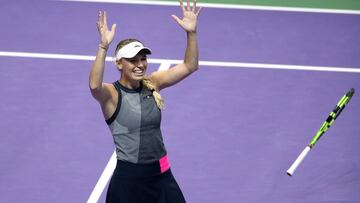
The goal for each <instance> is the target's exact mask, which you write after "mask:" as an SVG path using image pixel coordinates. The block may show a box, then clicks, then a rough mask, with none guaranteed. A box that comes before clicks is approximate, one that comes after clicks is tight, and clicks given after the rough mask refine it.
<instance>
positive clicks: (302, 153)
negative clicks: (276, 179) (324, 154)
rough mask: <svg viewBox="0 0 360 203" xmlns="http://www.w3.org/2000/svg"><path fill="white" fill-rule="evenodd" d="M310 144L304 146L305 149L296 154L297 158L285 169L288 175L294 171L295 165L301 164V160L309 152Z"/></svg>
mask: <svg viewBox="0 0 360 203" xmlns="http://www.w3.org/2000/svg"><path fill="white" fill-rule="evenodd" d="M310 149H311V148H310V146H306V147H305V149H304V150H303V151H302V152H301V154H300V155H299V156H298V158H297V159H296V160H295V161H294V163H293V164H292V165H291V166H290V168H289V169H288V170H287V171H286V173H287V174H288V175H289V176H292V175H293V174H294V173H295V170H296V169H297V167H298V166H299V165H300V164H301V162H302V161H303V160H304V158H305V157H306V155H307V154H308V153H309V151H310Z"/></svg>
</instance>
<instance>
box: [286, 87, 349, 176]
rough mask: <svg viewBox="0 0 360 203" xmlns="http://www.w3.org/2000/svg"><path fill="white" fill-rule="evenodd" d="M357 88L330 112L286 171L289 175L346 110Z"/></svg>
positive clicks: (347, 94)
mask: <svg viewBox="0 0 360 203" xmlns="http://www.w3.org/2000/svg"><path fill="white" fill-rule="evenodd" d="M354 93H355V89H354V88H351V89H350V90H349V91H348V92H347V93H346V94H345V95H344V96H343V97H342V98H341V99H340V101H339V102H338V103H337V104H336V106H335V108H334V110H333V111H332V112H331V113H330V115H329V117H328V118H327V119H326V121H325V122H324V123H323V124H322V126H321V127H320V129H319V130H318V132H317V133H316V135H315V136H314V138H313V139H312V140H311V142H310V144H309V145H307V146H306V147H305V149H304V150H303V151H302V152H301V154H300V155H299V156H298V158H297V159H296V160H295V161H294V163H293V164H292V165H291V166H290V168H289V169H288V170H287V171H286V173H287V174H288V175H289V176H292V175H293V174H294V172H295V170H296V169H297V167H298V166H299V165H300V164H301V162H302V161H303V160H304V158H305V157H306V155H307V154H308V153H309V152H310V150H311V149H312V148H313V147H314V146H315V144H316V143H317V141H318V140H319V139H320V138H321V136H323V135H324V133H325V132H326V131H327V130H328V129H329V128H330V126H331V125H332V124H333V123H334V121H335V120H336V119H337V118H338V117H339V115H340V113H341V112H342V110H344V108H345V106H346V105H347V104H348V103H349V101H350V99H351V97H352V96H353V95H354Z"/></svg>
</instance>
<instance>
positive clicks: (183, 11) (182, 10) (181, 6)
mask: <svg viewBox="0 0 360 203" xmlns="http://www.w3.org/2000/svg"><path fill="white" fill-rule="evenodd" d="M179 2H180V8H181V12H182V14H184V13H185V8H184V4H183V1H182V0H180V1H179Z"/></svg>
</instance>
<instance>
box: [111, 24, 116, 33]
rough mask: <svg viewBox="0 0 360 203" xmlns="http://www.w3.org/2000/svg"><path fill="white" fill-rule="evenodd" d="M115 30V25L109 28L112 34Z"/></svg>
mask: <svg viewBox="0 0 360 203" xmlns="http://www.w3.org/2000/svg"><path fill="white" fill-rule="evenodd" d="M115 29H116V24H113V25H112V26H111V32H112V33H114V32H115Z"/></svg>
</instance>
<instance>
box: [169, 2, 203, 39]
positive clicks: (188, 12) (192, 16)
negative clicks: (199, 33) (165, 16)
mask: <svg viewBox="0 0 360 203" xmlns="http://www.w3.org/2000/svg"><path fill="white" fill-rule="evenodd" d="M179 2H180V7H181V11H182V14H183V18H182V19H180V18H179V17H177V16H176V15H171V16H172V17H173V18H174V20H175V21H176V22H177V23H178V24H179V25H180V26H181V27H182V28H183V29H184V30H185V31H186V32H196V23H197V17H198V16H199V14H200V10H201V7H200V8H199V9H196V0H194V1H193V6H192V8H191V6H190V0H187V1H186V7H185V6H184V4H183V1H182V0H179Z"/></svg>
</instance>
